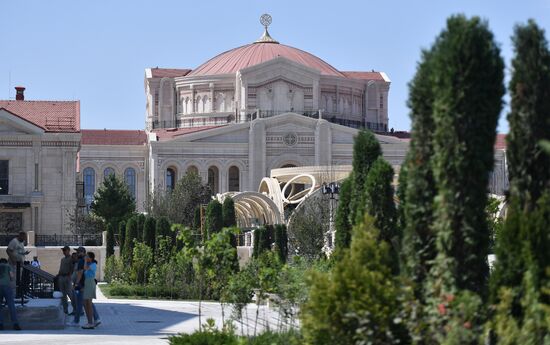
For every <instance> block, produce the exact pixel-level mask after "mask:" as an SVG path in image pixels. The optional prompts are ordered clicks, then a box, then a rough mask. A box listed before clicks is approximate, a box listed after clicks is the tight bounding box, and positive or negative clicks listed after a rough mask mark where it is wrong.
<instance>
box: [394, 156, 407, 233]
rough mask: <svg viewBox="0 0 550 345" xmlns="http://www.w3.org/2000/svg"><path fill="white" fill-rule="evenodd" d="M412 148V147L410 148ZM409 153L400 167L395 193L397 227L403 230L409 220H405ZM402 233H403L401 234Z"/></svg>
mask: <svg viewBox="0 0 550 345" xmlns="http://www.w3.org/2000/svg"><path fill="white" fill-rule="evenodd" d="M409 150H410V149H409ZM408 161H409V154H407V156H405V160H404V161H403V163H402V164H401V167H400V168H399V177H398V180H397V191H396V192H395V195H396V196H397V201H398V203H397V205H396V206H397V227H398V229H400V230H401V231H403V229H405V226H406V224H407V222H406V221H405V193H406V191H407V176H408V173H407V172H408V165H409V162H408ZM401 235H402V234H401Z"/></svg>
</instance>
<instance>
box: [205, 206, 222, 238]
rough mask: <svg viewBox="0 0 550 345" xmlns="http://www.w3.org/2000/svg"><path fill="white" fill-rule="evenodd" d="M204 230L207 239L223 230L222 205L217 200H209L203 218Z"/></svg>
mask: <svg viewBox="0 0 550 345" xmlns="http://www.w3.org/2000/svg"><path fill="white" fill-rule="evenodd" d="M204 228H205V230H206V235H207V238H210V237H211V236H212V235H213V234H215V233H217V232H220V231H221V230H222V228H223V214H222V204H220V202H219V201H218V200H211V201H210V202H209V203H208V206H207V207H206V215H205V217H204Z"/></svg>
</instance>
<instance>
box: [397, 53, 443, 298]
mask: <svg viewBox="0 0 550 345" xmlns="http://www.w3.org/2000/svg"><path fill="white" fill-rule="evenodd" d="M433 49H435V48H432V50H433ZM432 55H433V53H432V52H431V51H427V50H425V51H423V52H422V57H421V60H420V62H419V63H418V66H417V71H416V74H415V76H414V78H413V80H412V81H411V82H410V83H409V99H408V102H407V104H408V106H409V108H410V110H411V111H410V117H411V121H412V125H411V127H412V133H411V143H410V147H409V152H408V154H407V157H406V160H405V163H404V165H405V166H404V167H403V168H402V171H406V176H405V177H406V182H405V183H400V189H401V192H400V194H401V195H400V199H401V202H402V204H403V205H402V206H401V209H402V211H401V212H402V217H403V218H402V226H403V228H402V229H403V241H402V261H401V262H402V267H401V270H402V271H403V272H404V274H405V275H406V276H407V277H408V278H409V279H411V280H412V281H414V282H415V283H416V286H417V287H416V292H417V296H420V290H421V285H422V282H423V281H424V279H425V278H426V276H427V274H428V272H429V271H430V266H431V262H432V261H433V259H434V258H435V255H436V248H435V233H434V230H433V226H432V223H433V203H434V198H435V195H436V192H437V190H436V186H435V179H434V176H433V167H432V157H433V154H434V149H433V134H434V131H435V124H434V120H433V103H434V94H433V90H432V84H433V74H434V73H433V69H432V67H431V65H430V60H431V56H432ZM405 177H402V176H401V175H400V179H401V178H405ZM402 184H403V187H401V185H402Z"/></svg>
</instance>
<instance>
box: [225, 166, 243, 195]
mask: <svg viewBox="0 0 550 345" xmlns="http://www.w3.org/2000/svg"><path fill="white" fill-rule="evenodd" d="M240 182H241V178H240V171H239V168H238V167H236V166H234V165H233V166H231V167H230V168H229V171H228V174H227V185H228V190H229V191H230V192H238V191H240V189H241V183H240Z"/></svg>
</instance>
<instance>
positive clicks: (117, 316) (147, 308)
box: [0, 289, 278, 345]
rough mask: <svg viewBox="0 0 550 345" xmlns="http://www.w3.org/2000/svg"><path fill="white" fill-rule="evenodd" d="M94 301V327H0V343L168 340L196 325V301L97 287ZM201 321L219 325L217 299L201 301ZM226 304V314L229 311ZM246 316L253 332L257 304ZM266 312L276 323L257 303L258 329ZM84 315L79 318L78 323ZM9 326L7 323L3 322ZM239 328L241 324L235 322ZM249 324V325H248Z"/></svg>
mask: <svg viewBox="0 0 550 345" xmlns="http://www.w3.org/2000/svg"><path fill="white" fill-rule="evenodd" d="M97 293H98V299H97V300H96V301H95V302H96V306H97V309H98V313H99V315H100V317H101V320H102V324H101V325H100V326H99V327H97V328H96V329H93V330H84V329H82V328H76V327H66V328H65V329H64V330H57V331H53V330H52V331H25V330H23V331H21V332H14V331H0V343H1V344H2V345H4V344H10V345H11V344H25V345H29V344H41V345H49V344H52V345H54V344H55V345H62V344H79V345H84V344H101V345H110V344H113V345H114V344H117V345H118V344H144V345H145V344H151V345H153V344H167V343H168V337H169V336H171V335H175V334H178V333H189V332H192V331H194V330H196V329H198V327H199V317H198V302H187V301H159V300H125V299H107V298H105V297H104V296H103V295H102V294H101V291H100V290H99V289H98V290H97ZM202 309H203V312H202V322H203V323H204V322H205V321H206V319H207V318H213V319H215V320H216V324H217V325H221V307H220V305H219V303H211V302H206V303H203V305H202ZM230 313H231V310H230V308H226V313H225V314H226V315H228V314H230ZM247 313H248V319H247V321H246V322H245V324H244V326H243V328H244V332H245V333H246V332H247V328H248V330H249V333H250V334H252V333H253V332H254V321H255V314H256V306H255V305H249V306H248V308H247ZM267 316H269V318H270V319H269V324H270V328H272V329H276V327H277V322H278V320H277V313H276V312H274V311H271V312H270V311H269V310H268V309H267V308H265V307H264V306H262V307H260V321H259V324H258V330H260V329H262V328H263V326H264V325H265V324H266V321H265V318H266V317H267ZM85 322H86V318H85V317H83V318H81V324H84V323H85ZM5 326H7V327H9V325H5ZM237 326H238V328H239V329H240V328H241V325H240V324H239V325H237ZM247 326H248V327H247Z"/></svg>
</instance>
